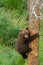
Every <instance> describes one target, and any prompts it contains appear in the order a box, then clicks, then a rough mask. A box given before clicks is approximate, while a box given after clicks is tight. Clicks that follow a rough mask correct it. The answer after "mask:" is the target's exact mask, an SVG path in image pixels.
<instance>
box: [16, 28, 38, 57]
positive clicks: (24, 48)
mask: <svg viewBox="0 0 43 65" xmlns="http://www.w3.org/2000/svg"><path fill="white" fill-rule="evenodd" d="M37 36H38V33H36V35H32V36H30V33H29V29H28V28H24V29H23V30H22V31H20V33H19V35H18V38H17V41H16V49H17V51H18V52H19V53H20V54H21V55H22V56H23V57H24V58H27V53H29V52H30V51H31V50H32V49H31V48H30V47H29V46H28V43H30V42H31V41H32V40H34V38H36V37H37Z"/></svg>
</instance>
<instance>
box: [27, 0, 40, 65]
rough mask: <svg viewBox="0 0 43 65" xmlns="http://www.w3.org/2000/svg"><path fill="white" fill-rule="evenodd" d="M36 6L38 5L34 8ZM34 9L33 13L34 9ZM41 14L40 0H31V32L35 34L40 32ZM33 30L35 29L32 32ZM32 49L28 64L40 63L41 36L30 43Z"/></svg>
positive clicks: (36, 64)
mask: <svg viewBox="0 0 43 65" xmlns="http://www.w3.org/2000/svg"><path fill="white" fill-rule="evenodd" d="M34 6H36V7H35V8H34ZM33 9H34V11H35V14H34V11H33V13H32V10H33ZM39 16H40V9H39V7H38V0H30V11H29V27H30V34H31V35H33V34H35V33H36V32H38V33H39V21H40V19H39V18H38V17H39ZM31 31H34V32H33V33H31ZM30 47H31V48H32V51H31V52H30V53H29V54H28V58H27V61H28V65H39V37H37V38H36V39H35V40H33V41H32V42H31V44H30Z"/></svg>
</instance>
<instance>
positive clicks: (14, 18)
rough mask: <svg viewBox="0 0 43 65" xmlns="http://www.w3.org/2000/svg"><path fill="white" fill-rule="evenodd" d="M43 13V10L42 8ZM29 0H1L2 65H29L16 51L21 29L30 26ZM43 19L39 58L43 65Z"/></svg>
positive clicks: (0, 47)
mask: <svg viewBox="0 0 43 65" xmlns="http://www.w3.org/2000/svg"><path fill="white" fill-rule="evenodd" d="M41 12H42V14H43V10H41ZM28 16H29V14H28V11H27V0H0V65H27V63H26V60H24V59H23V57H22V56H21V55H20V54H19V53H18V52H17V51H16V47H15V42H16V38H17V36H18V33H19V31H20V30H21V29H23V28H24V27H26V26H28ZM41 35H43V20H41V21H40V41H39V59H40V65H43V36H41Z"/></svg>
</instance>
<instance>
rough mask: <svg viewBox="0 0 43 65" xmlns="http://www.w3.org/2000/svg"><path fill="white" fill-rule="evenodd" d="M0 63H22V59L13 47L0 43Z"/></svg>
mask: <svg viewBox="0 0 43 65" xmlns="http://www.w3.org/2000/svg"><path fill="white" fill-rule="evenodd" d="M0 65H24V59H23V58H22V56H21V55H20V54H18V53H17V52H16V50H15V49H11V48H9V47H5V46H4V45H0Z"/></svg>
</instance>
